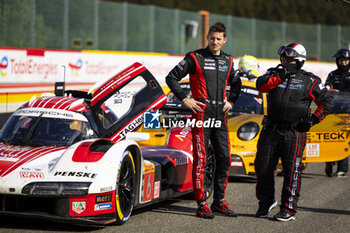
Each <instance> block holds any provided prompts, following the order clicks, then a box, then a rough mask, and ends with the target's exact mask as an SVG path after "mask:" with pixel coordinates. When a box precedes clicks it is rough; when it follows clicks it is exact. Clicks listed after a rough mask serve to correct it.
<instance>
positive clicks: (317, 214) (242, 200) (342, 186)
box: [0, 163, 350, 233]
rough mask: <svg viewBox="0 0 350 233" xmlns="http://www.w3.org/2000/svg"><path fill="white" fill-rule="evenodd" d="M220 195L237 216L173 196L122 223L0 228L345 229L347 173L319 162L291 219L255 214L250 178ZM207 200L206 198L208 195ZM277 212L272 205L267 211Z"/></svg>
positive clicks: (7, 225) (12, 222)
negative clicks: (203, 210)
mask: <svg viewBox="0 0 350 233" xmlns="http://www.w3.org/2000/svg"><path fill="white" fill-rule="evenodd" d="M282 181H283V178H282V177H276V198H277V200H278V201H279V200H280V194H281V185H282ZM226 193H227V194H226V199H227V200H228V201H229V203H230V204H231V205H230V206H231V207H232V208H233V209H234V211H236V212H237V213H238V214H239V217H238V218H228V217H224V216H216V217H215V218H214V219H213V220H207V219H200V218H197V217H195V210H196V203H195V201H194V200H191V199H190V198H179V199H174V200H171V201H167V202H163V203H160V204H155V205H151V206H148V207H145V208H142V209H138V210H135V211H134V212H133V214H132V216H131V218H130V219H129V221H128V222H127V223H126V224H124V225H122V226H113V225H109V226H106V227H104V228H94V227H86V226H74V225H70V224H62V223H54V222H49V221H44V220H38V219H35V220H33V219H24V218H9V217H6V218H1V221H0V222H1V223H0V232H9V233H14V232H55V233H58V232H59V233H61V232H97V233H100V232H101V233H107V232H249V233H251V232H293V233H294V232H303V233H304V232H349V229H350V201H349V198H350V178H328V177H326V176H325V174H324V164H323V163H315V164H308V166H307V168H306V169H305V170H304V172H303V174H302V187H301V198H300V200H299V203H298V213H297V215H296V220H295V221H291V222H287V223H283V222H276V221H272V220H268V219H258V218H255V212H256V210H257V200H256V198H255V182H254V181H252V180H230V182H229V184H228V187H227V191H226ZM210 201H211V200H210ZM277 212H278V208H275V209H273V210H272V212H271V214H270V215H271V216H273V215H274V214H275V213H277Z"/></svg>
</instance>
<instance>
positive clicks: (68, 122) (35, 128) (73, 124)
mask: <svg viewBox="0 0 350 233" xmlns="http://www.w3.org/2000/svg"><path fill="white" fill-rule="evenodd" d="M95 137H96V135H95V133H94V132H93V130H92V129H91V128H90V126H89V124H88V122H85V121H79V120H74V119H64V118H50V117H43V116H42V115H40V116H29V115H13V116H11V118H10V119H9V120H8V122H7V123H6V125H5V126H4V128H3V130H2V131H1V134H0V142H5V143H8V144H11V145H26V146H70V145H72V144H74V143H76V142H78V141H81V140H85V139H90V138H95Z"/></svg>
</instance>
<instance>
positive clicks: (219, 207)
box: [210, 200, 238, 217]
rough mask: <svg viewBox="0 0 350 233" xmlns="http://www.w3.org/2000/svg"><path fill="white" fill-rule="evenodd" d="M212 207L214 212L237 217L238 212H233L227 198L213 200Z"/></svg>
mask: <svg viewBox="0 0 350 233" xmlns="http://www.w3.org/2000/svg"><path fill="white" fill-rule="evenodd" d="M210 209H211V210H212V211H213V212H216V213H220V214H224V215H226V216H228V217H237V216H238V214H236V213H235V212H233V211H232V210H231V209H230V208H229V207H228V203H227V201H226V200H221V201H215V200H214V202H213V204H212V205H211V207H210Z"/></svg>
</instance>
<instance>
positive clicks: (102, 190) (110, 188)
mask: <svg viewBox="0 0 350 233" xmlns="http://www.w3.org/2000/svg"><path fill="white" fill-rule="evenodd" d="M112 190H113V187H112V186H108V187H103V188H100V191H101V193H105V192H109V191H112Z"/></svg>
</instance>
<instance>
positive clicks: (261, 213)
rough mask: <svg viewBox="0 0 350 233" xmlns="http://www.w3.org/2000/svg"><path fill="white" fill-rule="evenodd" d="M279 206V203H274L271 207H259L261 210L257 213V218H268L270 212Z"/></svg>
mask: <svg viewBox="0 0 350 233" xmlns="http://www.w3.org/2000/svg"><path fill="white" fill-rule="evenodd" d="M276 206H277V201H274V202H273V203H272V204H271V205H267V206H263V205H259V209H258V211H257V212H256V214H255V216H256V217H258V218H267V217H268V216H269V213H270V211H271V210H272V209H273V208H275V207H276Z"/></svg>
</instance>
